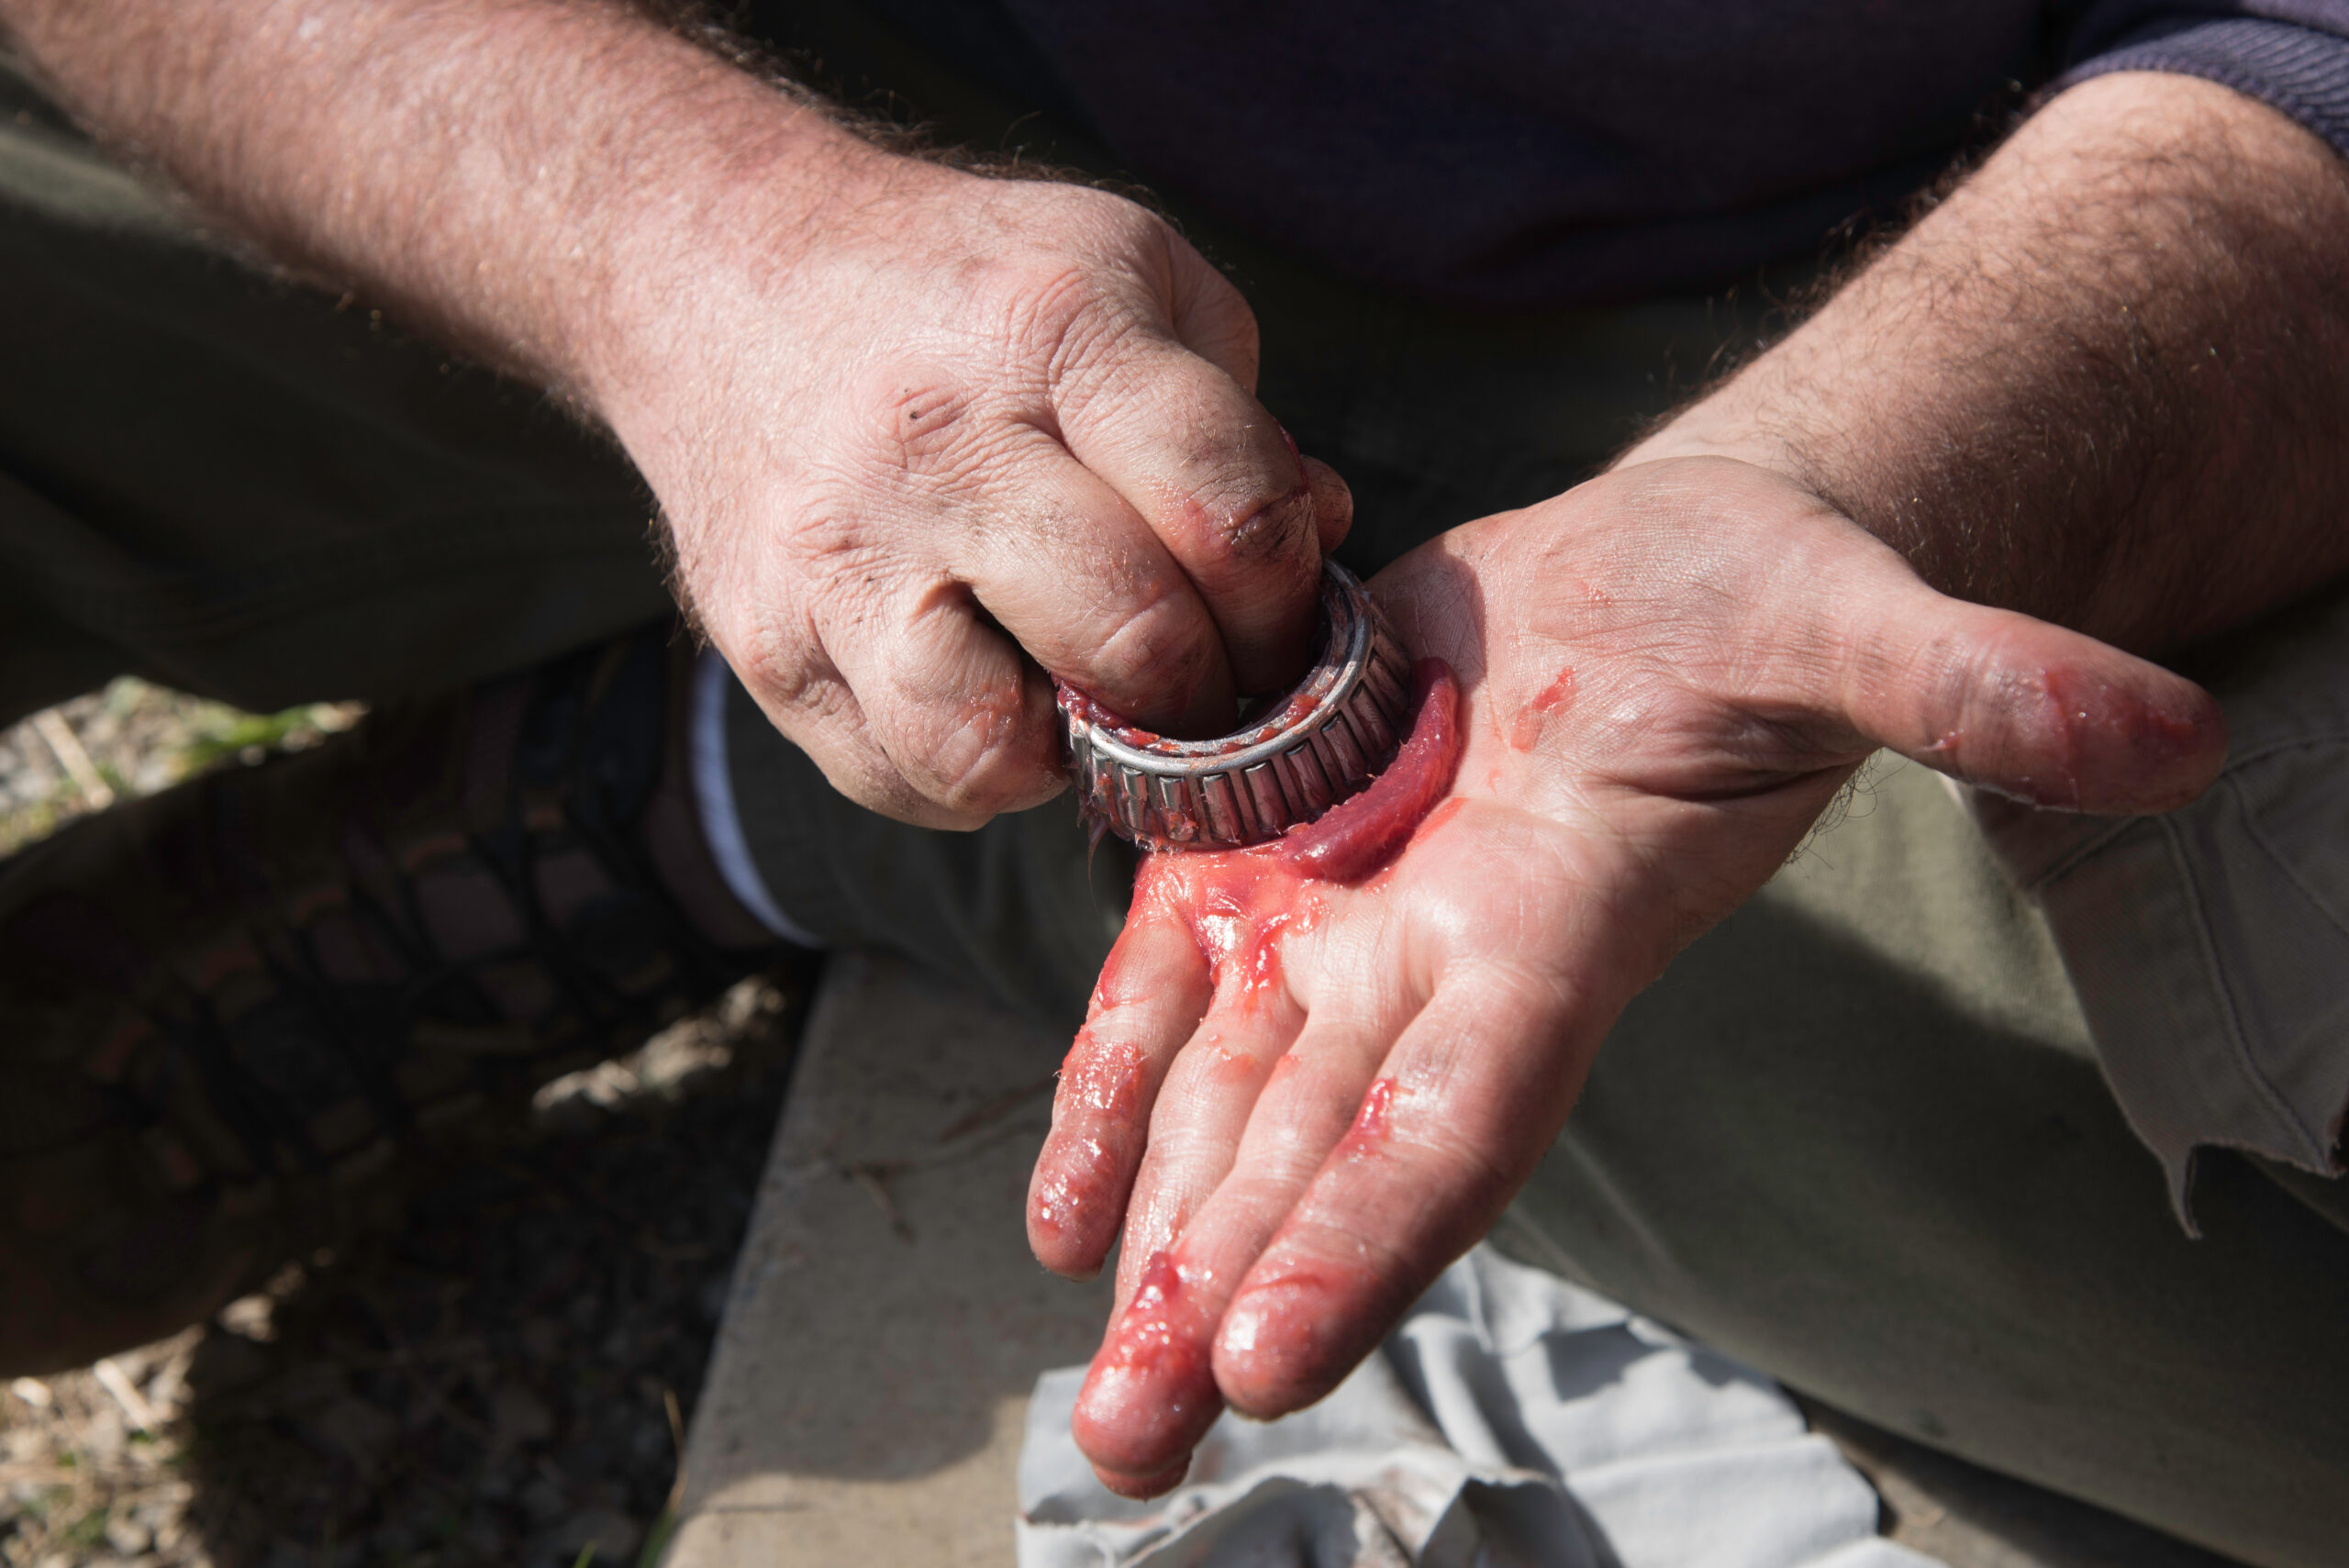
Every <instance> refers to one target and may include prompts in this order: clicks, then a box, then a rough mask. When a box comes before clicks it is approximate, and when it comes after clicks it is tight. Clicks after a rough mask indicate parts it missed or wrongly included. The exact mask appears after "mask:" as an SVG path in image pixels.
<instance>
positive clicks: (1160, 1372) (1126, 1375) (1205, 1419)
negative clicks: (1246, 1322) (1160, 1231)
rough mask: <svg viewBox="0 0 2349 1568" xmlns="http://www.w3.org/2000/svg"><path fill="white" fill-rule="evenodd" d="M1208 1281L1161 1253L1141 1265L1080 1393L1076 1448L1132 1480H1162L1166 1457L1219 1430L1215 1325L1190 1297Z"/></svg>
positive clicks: (1176, 1455) (1175, 1456)
mask: <svg viewBox="0 0 2349 1568" xmlns="http://www.w3.org/2000/svg"><path fill="white" fill-rule="evenodd" d="M1206 1283H1207V1279H1206V1277H1205V1276H1204V1275H1197V1274H1193V1273H1186V1272H1185V1271H1184V1270H1183V1268H1182V1267H1181V1266H1180V1265H1178V1264H1177V1263H1176V1262H1175V1260H1174V1258H1173V1257H1172V1256H1171V1255H1170V1254H1168V1253H1166V1252H1163V1251H1160V1252H1152V1254H1151V1255H1150V1261H1149V1262H1146V1263H1144V1264H1143V1265H1142V1271H1141V1282H1140V1283H1139V1284H1137V1285H1136V1287H1135V1289H1134V1295H1133V1299H1132V1300H1131V1301H1130V1302H1128V1303H1127V1304H1126V1310H1125V1311H1124V1313H1123V1314H1121V1315H1120V1316H1119V1318H1118V1323H1117V1327H1115V1328H1114V1329H1111V1330H1110V1331H1109V1338H1108V1342H1107V1343H1105V1344H1104V1345H1103V1346H1102V1347H1101V1350H1100V1353H1099V1354H1097V1355H1096V1356H1095V1357H1094V1358H1093V1367H1092V1370H1091V1371H1090V1372H1089V1373H1087V1374H1086V1377H1085V1389H1084V1392H1083V1393H1082V1394H1080V1395H1079V1396H1077V1402H1076V1418H1075V1421H1074V1430H1075V1435H1076V1440H1077V1445H1078V1446H1079V1447H1080V1448H1082V1449H1083V1450H1084V1451H1085V1456H1086V1457H1087V1458H1088V1459H1091V1460H1092V1461H1093V1462H1094V1463H1095V1465H1096V1466H1097V1467H1098V1468H1100V1469H1103V1470H1104V1471H1106V1472H1108V1473H1111V1474H1115V1475H1118V1476H1120V1477H1122V1478H1125V1479H1127V1480H1129V1481H1130V1482H1131V1481H1135V1480H1136V1479H1137V1478H1156V1477H1162V1476H1164V1475H1166V1474H1167V1469H1166V1466H1167V1462H1168V1460H1169V1459H1170V1458H1172V1459H1175V1460H1178V1461H1179V1460H1180V1458H1181V1457H1182V1456H1183V1455H1184V1454H1186V1453H1188V1452H1189V1451H1191V1450H1192V1449H1193V1448H1195V1447H1197V1445H1198V1441H1199V1440H1200V1439H1201V1438H1202V1437H1205V1436H1206V1435H1207V1429H1208V1427H1210V1426H1212V1425H1214V1423H1215V1418H1216V1416H1217V1414H1218V1413H1219V1412H1220V1411H1221V1410H1222V1408H1223V1400H1222V1398H1221V1396H1219V1395H1218V1394H1217V1393H1216V1386H1215V1372H1214V1368H1213V1366H1212V1364H1211V1362H1210V1360H1209V1356H1210V1351H1209V1349H1208V1336H1209V1334H1210V1333H1212V1332H1213V1330H1214V1328H1215V1322H1214V1319H1213V1318H1211V1317H1210V1316H1209V1315H1208V1312H1207V1310H1206V1309H1205V1307H1203V1306H1202V1304H1200V1303H1198V1302H1197V1301H1195V1300H1193V1299H1192V1291H1193V1288H1194V1287H1195V1286H1197V1285H1199V1284H1206ZM1175 1478H1176V1479H1179V1478H1180V1476H1179V1473H1177V1474H1176V1476H1175ZM1105 1479H1106V1477H1105ZM1136 1489H1137V1490H1139V1487H1137V1488H1136Z"/></svg>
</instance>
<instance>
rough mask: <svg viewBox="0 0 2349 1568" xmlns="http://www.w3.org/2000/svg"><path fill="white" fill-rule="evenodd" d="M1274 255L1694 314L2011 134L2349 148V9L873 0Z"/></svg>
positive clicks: (1997, 0)
mask: <svg viewBox="0 0 2349 1568" xmlns="http://www.w3.org/2000/svg"><path fill="white" fill-rule="evenodd" d="M879 3H880V4H881V5H882V6H883V7H884V8H885V9H886V10H888V11H890V12H892V13H894V14H895V15H896V17H897V18H898V19H899V20H900V21H902V22H904V23H905V24H907V26H909V27H910V28H913V29H914V30H915V31H917V32H918V33H920V34H922V35H924V36H926V37H927V38H928V39H930V41H931V42H933V43H934V44H936V45H938V46H939V47H940V48H941V50H944V51H945V52H947V53H948V54H950V55H952V56H953V57H954V58H956V59H958V60H959V61H961V62H962V63H963V64H964V65H965V66H966V67H968V68H970V69H972V70H974V71H976V72H979V73H980V74H982V75H985V76H988V77H991V78H993V79H995V80H996V82H997V83H999V84H1000V85H1003V86H1006V87H1008V88H1010V89H1011V90H1012V91H1014V92H1016V93H1019V94H1020V95H1024V96H1026V97H1027V98H1029V99H1030V101H1032V102H1036V103H1038V104H1040V105H1041V106H1045V107H1048V108H1052V109H1054V110H1057V111H1058V112H1059V113H1061V114H1063V115H1064V116H1066V117H1069V118H1071V119H1073V120H1074V121H1075V122H1077V123H1078V124H1081V125H1083V126H1084V127H1085V128H1087V129H1089V130H1090V131H1092V132H1093V133H1094V134H1095V135H1097V137H1099V138H1100V139H1102V140H1103V141H1104V142H1105V143H1107V144H1108V146H1109V147H1110V148H1111V149H1112V150H1115V151H1116V152H1117V153H1118V154H1119V156H1120V157H1121V158H1123V159H1125V160H1126V161H1128V162H1129V163H1130V165H1131V166H1132V167H1133V168H1134V170H1135V171H1137V172H1139V173H1141V175H1142V176H1144V177H1145V178H1147V179H1149V180H1151V181H1152V182H1154V183H1158V184H1159V185H1161V186H1162V187H1163V188H1166V189H1169V190H1172V191H1177V192H1180V193H1181V194H1182V195H1185V196H1186V197H1188V198H1190V199H1192V200H1194V201H1197V202H1199V203H1201V204H1203V205H1204V206H1208V208H1211V209H1212V210H1214V211H1216V212H1218V213H1219V214H1220V215H1221V216H1222V217H1224V218H1225V219H1227V220H1228V221H1230V222H1231V223H1233V224H1235V225H1237V226H1239V227H1240V228H1243V229H1245V230H1247V231H1249V232H1251V233H1252V234H1253V235H1255V236H1256V237H1257V238H1259V239H1264V240H1265V241H1268V242H1270V243H1272V244H1274V245H1276V246H1279V247H1282V248H1284V249H1286V250H1290V251H1293V252H1296V253H1298V254H1301V255H1303V256H1306V257H1308V258H1310V259H1312V260H1314V261H1319V262H1320V263H1322V264H1324V265H1327V266H1330V267H1334V268H1337V269H1340V270H1341V271H1343V272H1349V273H1352V274H1353V275H1355V276H1357V277H1360V278H1363V279H1365V280H1367V281H1370V282H1372V283H1375V284H1382V285H1385V286H1387V287H1390V288H1394V289H1397V290H1399V291H1402V292H1405V293H1408V294H1411V295H1419V296H1421V297H1424V298H1431V299H1436V300H1442V301H1450V302H1455V303H1467V304H1482V305H1490V306H1529V305H1544V304H1564V303H1580V302H1593V301H1601V300H1609V299H1620V298H1625V297H1629V296H1634V295H1642V294H1651V293H1655V292H1659V291H1666V290H1683V289H1690V288H1700V287H1705V286H1708V285H1711V284H1719V283H1721V282H1724V281H1728V280H1731V279H1733V278H1736V277H1738V276H1741V275H1743V274H1745V273H1747V272H1751V271H1752V270H1753V268H1754V267H1756V266H1758V265H1760V264H1763V263H1765V262H1768V261H1773V260H1776V259H1779V258H1783V257H1788V256H1793V255H1799V254H1802V253H1804V252H1807V251H1809V250H1814V249H1816V248H1817V247H1818V246H1819V244H1820V242H1821V241H1822V239H1825V238H1827V237H1828V236H1829V235H1830V233H1831V231H1833V230H1834V229H1835V228H1836V227H1837V226H1838V225H1839V224H1842V223H1844V222H1846V221H1847V220H1849V219H1852V218H1853V217H1865V216H1867V215H1870V214H1876V215H1882V214H1884V213H1887V212H1888V211H1890V210H1892V209H1894V208H1896V207H1897V206H1898V203H1899V201H1900V198H1901V197H1902V196H1903V195H1906V194H1907V193H1909V192H1910V191H1912V190H1914V189H1915V188H1916V187H1917V186H1918V185H1919V184H1920V183H1923V182H1925V181H1927V180H1930V179H1931V178H1932V175H1933V173H1934V172H1936V171H1937V170H1939V169H1940V168H1941V167H1942V166H1943V164H1944V163H1945V162H1946V161H1948V159H1949V158H1950V156H1951V154H1952V153H1953V152H1954V150H1957V149H1958V148H1959V147H1960V146H1961V145H1962V144H1963V143H1964V142H1965V139H1967V138H1968V136H1969V135H1970V134H1973V133H1974V132H1975V131H1976V129H1977V128H1978V127H1979V126H1980V125H1981V124H1982V117H1983V116H1984V115H1985V114H1986V112H1993V111H1996V110H1997V109H1998V107H1999V106H2001V105H2002V104H2004V105H2008V106H2011V105H2013V104H2015V103H2016V102H2018V101H2019V99H2020V95H2021V94H2023V93H2027V92H2029V91H2032V90H2033V89H2036V88H2039V87H2042V86H2044V85H2047V84H2048V83H2055V82H2059V81H2076V80H2079V79H2081V78H2083V77H2086V76H2089V75H2094V74H2098V73H2099V72H2108V71H2114V70H2156V71H2170V72H2186V73H2188V74H2191V75H2196V76H2201V77H2206V78H2209V79H2210V80H2212V81H2216V82H2221V83H2226V84H2227V85H2228V86H2231V87H2233V88H2235V89H2237V90H2239V91H2242V92H2244V93H2247V94H2249V95H2252V96H2254V97H2255V98H2258V99H2261V100H2263V101H2264V102H2266V103H2268V104H2272V105H2274V106H2276V107H2277V108H2278V109H2280V110H2282V111H2283V112H2284V113H2286V114H2288V115H2290V116H2291V117H2294V118H2295V119H2297V120H2299V122H2300V123H2301V124H2303V125H2305V126H2307V127H2308V128H2310V129H2311V130H2313V131H2315V132H2316V133H2317V134H2319V135H2320V136H2322V137H2324V138H2326V139H2329V140H2330V141H2331V142H2332V144H2333V145H2334V146H2335V147H2336V148H2340V149H2343V150H2344V151H2349V0H2250V3H2246V4H2233V5H2227V4H2194V3H2191V0H1743V3H1742V4H1741V3H1738V0H1547V3H1544V0H1463V3H1453V4H1434V3H1428V0H1420V3H1416V4H1415V3H1413V0H1351V3H1350V4H1346V5H1342V6H1340V5H1334V4H1330V3H1329V0H879Z"/></svg>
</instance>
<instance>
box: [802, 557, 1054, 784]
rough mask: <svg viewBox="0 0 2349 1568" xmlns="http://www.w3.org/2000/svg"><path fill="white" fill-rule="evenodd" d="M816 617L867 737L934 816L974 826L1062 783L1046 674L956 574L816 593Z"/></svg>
mask: <svg viewBox="0 0 2349 1568" xmlns="http://www.w3.org/2000/svg"><path fill="white" fill-rule="evenodd" d="M816 622H817V628H818V635H819V637H820V638H821V640H822V643H823V647H824V650H825V651H826V653H827V654H828V655H829V658H830V659H831V662H832V663H833V664H834V665H835V666H836V667H837V668H838V669H839V671H840V675H841V679H842V680H843V681H844V682H845V683H846V684H847V685H848V688H849V689H850V690H851V691H852V692H853V693H854V694H855V697H856V703H857V707H858V710H859V712H860V714H861V715H862V717H863V726H864V734H865V736H866V738H867V739H868V740H869V741H870V743H871V744H872V745H874V746H875V747H877V748H878V749H879V750H880V751H881V752H882V754H883V755H884V756H885V758H886V759H887V762H888V766H889V767H890V768H892V769H893V770H895V772H896V773H897V775H898V776H899V777H900V778H902V779H903V780H904V781H905V784H907V786H908V787H910V788H911V789H912V790H913V791H914V792H915V793H916V794H917V795H918V796H919V797H920V798H921V799H922V800H924V801H926V802H928V803H929V805H930V807H931V808H932V809H931V810H930V812H929V813H928V814H927V819H928V820H930V822H932V823H933V824H935V825H939V826H947V827H957V828H971V827H975V826H977V825H978V824H979V823H981V822H984V821H985V820H986V819H987V818H988V817H992V816H994V815H995V814H996V813H997V812H1002V811H1016V810H1019V809H1022V808H1023V807H1026V806H1034V805H1038V804H1040V803H1041V802H1042V801H1045V800H1049V799H1051V798H1052V795H1055V794H1056V793H1058V792H1059V790H1060V789H1061V788H1062V787H1063V784H1064V783H1065V780H1064V779H1063V776H1062V772H1061V764H1060V742H1059V731H1058V721H1057V718H1056V717H1055V709H1054V705H1053V699H1052V682H1051V680H1050V679H1049V678H1048V677H1047V676H1046V675H1045V674H1044V673H1043V672H1041V670H1038V669H1037V668H1036V667H1035V666H1033V665H1031V664H1030V663H1028V662H1026V661H1024V660H1023V659H1021V658H1020V656H1019V649H1018V648H1017V647H1015V646H1014V645H1013V643H1012V641H1011V639H1009V638H1008V637H1006V636H1004V635H1003V634H1002V633H1001V632H999V631H997V630H996V629H995V628H992V627H990V626H988V625H986V624H985V622H984V621H983V620H982V619H981V617H980V616H979V614H978V610H977V606H976V603H975V602H974V599H973V597H972V594H971V591H970V589H968V588H967V587H965V586H964V585H963V584H961V583H958V582H955V581H953V580H952V579H951V578H948V577H945V576H943V575H929V576H923V575H918V574H917V573H912V572H908V573H904V574H902V575H900V576H899V577H897V578H896V579H895V580H876V581H874V582H873V583H872V584H868V585H866V586H865V589H864V591H863V592H862V593H860V594H859V595H856V596H855V597H854V598H853V599H850V598H848V597H845V596H831V597H828V598H826V599H824V600H821V601H819V602H818V606H817V609H816ZM795 739H796V737H795Z"/></svg>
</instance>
